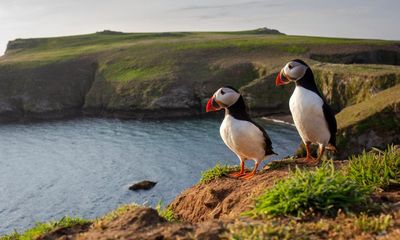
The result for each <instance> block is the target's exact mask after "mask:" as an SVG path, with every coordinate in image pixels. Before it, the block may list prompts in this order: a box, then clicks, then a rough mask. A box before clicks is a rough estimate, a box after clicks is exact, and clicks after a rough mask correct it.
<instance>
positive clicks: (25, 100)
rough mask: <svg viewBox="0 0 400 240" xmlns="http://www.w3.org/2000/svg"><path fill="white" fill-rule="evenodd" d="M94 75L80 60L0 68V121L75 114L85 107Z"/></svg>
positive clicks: (88, 61) (88, 63)
mask: <svg viewBox="0 0 400 240" xmlns="http://www.w3.org/2000/svg"><path fill="white" fill-rule="evenodd" d="M95 72H96V64H95V63H94V62H93V60H92V59H89V58H83V59H78V60H71V61H67V62H61V63H53V64H50V65H46V66H40V67H35V68H31V67H30V66H24V65H18V66H15V65H13V66H9V65H1V66H0V117H2V118H3V119H7V120H11V119H20V118H23V117H38V118H42V117H43V118H47V117H60V116H65V115H70V114H76V113H77V112H79V111H80V109H81V107H82V106H83V105H84V103H85V97H86V93H87V92H88V91H89V89H90V88H91V85H92V82H93V80H94V74H95Z"/></svg>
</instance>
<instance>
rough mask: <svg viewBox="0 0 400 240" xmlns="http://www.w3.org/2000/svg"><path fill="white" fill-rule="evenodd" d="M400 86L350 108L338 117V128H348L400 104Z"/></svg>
mask: <svg viewBox="0 0 400 240" xmlns="http://www.w3.org/2000/svg"><path fill="white" fill-rule="evenodd" d="M399 96H400V84H397V85H396V86H394V87H392V88H389V89H386V90H384V91H382V92H380V93H378V94H376V95H375V96H373V97H371V98H369V99H367V100H366V101H364V102H361V103H358V104H355V105H352V106H349V107H347V108H345V109H343V111H341V112H340V113H338V114H337V115H336V119H337V122H338V128H339V129H342V128H346V127H348V126H352V125H354V124H356V123H359V122H361V121H363V120H366V119H368V118H370V117H372V116H374V115H376V114H379V113H381V112H382V111H384V110H385V109H386V108H388V107H391V106H394V105H398V104H399V103H400V97H399Z"/></svg>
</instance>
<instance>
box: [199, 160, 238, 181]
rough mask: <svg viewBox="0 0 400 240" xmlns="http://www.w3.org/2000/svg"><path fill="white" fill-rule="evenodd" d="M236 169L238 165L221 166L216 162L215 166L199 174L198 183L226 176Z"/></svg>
mask: <svg viewBox="0 0 400 240" xmlns="http://www.w3.org/2000/svg"><path fill="white" fill-rule="evenodd" d="M236 170H239V167H238V166H227V165H225V166H222V165H221V164H219V163H217V165H215V167H213V168H210V169H208V170H206V171H204V172H203V173H202V174H201V178H200V183H206V182H210V181H212V180H214V179H217V178H220V177H223V176H227V175H228V174H229V173H231V172H233V171H236Z"/></svg>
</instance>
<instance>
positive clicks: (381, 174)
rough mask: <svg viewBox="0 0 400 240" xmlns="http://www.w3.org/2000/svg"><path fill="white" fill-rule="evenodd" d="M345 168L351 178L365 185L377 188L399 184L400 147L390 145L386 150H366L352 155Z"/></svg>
mask: <svg viewBox="0 0 400 240" xmlns="http://www.w3.org/2000/svg"><path fill="white" fill-rule="evenodd" d="M345 170H346V171H347V173H348V177H349V178H351V179H353V180H354V181H356V182H358V183H359V184H361V185H363V186H367V187H371V188H374V189H377V188H386V187H389V186H390V185H399V184H400V149H398V148H396V147H395V146H389V147H388V149H387V150H385V151H380V150H378V149H375V150H373V151H370V152H365V151H364V152H363V153H362V154H360V155H358V156H352V157H351V158H350V161H349V164H348V165H347V167H346V169H345Z"/></svg>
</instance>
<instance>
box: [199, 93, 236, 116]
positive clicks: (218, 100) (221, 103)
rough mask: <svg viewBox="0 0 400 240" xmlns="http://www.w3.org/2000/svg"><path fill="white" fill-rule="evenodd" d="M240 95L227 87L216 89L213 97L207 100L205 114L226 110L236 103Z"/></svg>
mask: <svg viewBox="0 0 400 240" xmlns="http://www.w3.org/2000/svg"><path fill="white" fill-rule="evenodd" d="M239 97H240V93H238V92H236V91H235V90H233V89H231V88H227V87H222V88H220V89H218V90H217V91H216V92H215V93H214V95H213V96H212V97H211V98H210V99H209V100H208V102H207V107H206V112H211V111H218V110H220V109H222V108H228V107H230V106H232V105H233V104H235V103H236V101H237V100H238V99H239Z"/></svg>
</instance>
